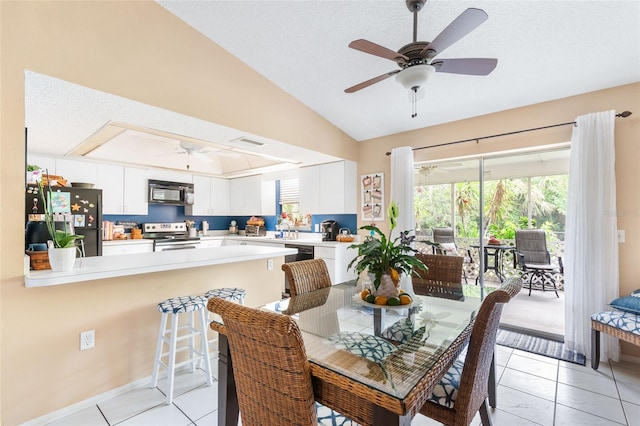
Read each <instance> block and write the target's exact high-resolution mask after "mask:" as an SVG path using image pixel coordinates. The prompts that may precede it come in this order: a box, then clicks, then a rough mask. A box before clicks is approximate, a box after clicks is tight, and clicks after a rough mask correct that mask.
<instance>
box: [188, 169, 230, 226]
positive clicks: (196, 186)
mask: <svg viewBox="0 0 640 426" xmlns="http://www.w3.org/2000/svg"><path fill="white" fill-rule="evenodd" d="M193 193H194V202H193V205H191V206H185V208H184V211H185V214H186V215H187V216H227V215H228V214H229V181H228V180H227V179H220V178H210V177H207V176H198V175H193Z"/></svg>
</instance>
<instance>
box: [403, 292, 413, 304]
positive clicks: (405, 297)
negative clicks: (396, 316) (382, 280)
mask: <svg viewBox="0 0 640 426" xmlns="http://www.w3.org/2000/svg"><path fill="white" fill-rule="evenodd" d="M412 301H413V299H411V296H409V295H408V294H401V295H400V304H401V305H408V304H410V303H411V302H412Z"/></svg>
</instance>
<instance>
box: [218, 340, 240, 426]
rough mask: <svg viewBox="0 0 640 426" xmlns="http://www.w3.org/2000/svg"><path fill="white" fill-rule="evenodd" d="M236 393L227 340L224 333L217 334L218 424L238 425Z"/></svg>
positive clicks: (238, 408)
mask: <svg viewBox="0 0 640 426" xmlns="http://www.w3.org/2000/svg"><path fill="white" fill-rule="evenodd" d="M239 412H240V407H239V406H238V394H237V393H236V382H235V379H234V377H233V365H232V363H231V353H230V352H229V342H228V340H227V336H225V335H224V334H219V335H218V424H219V425H225V426H237V425H238V413H239Z"/></svg>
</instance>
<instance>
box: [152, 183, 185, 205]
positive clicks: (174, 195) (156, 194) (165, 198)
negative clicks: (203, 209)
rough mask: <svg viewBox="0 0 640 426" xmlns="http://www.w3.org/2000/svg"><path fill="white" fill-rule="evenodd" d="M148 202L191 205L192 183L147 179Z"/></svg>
mask: <svg viewBox="0 0 640 426" xmlns="http://www.w3.org/2000/svg"><path fill="white" fill-rule="evenodd" d="M149 203H150V204H170V205H174V206H186V205H191V204H193V184H192V183H182V182H168V181H165V180H153V179H149Z"/></svg>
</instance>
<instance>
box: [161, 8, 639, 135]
mask: <svg viewBox="0 0 640 426" xmlns="http://www.w3.org/2000/svg"><path fill="white" fill-rule="evenodd" d="M158 3H159V4H160V5H162V6H164V7H165V8H166V9H168V10H169V11H170V12H172V13H173V14H175V15H176V16H178V17H179V18H181V19H182V20H184V21H185V22H187V23H188V24H190V25H191V26H193V27H194V28H195V29H197V30H198V31H200V32H202V33H203V34H204V35H206V36H207V37H209V38H210V39H211V40H213V41H215V42H216V43H218V44H219V45H221V46H222V47H223V48H225V49H226V50H228V51H229V52H231V53H232V54H233V55H235V56H236V57H238V58H239V59H241V60H242V61H244V62H245V63H246V64H248V65H249V66H250V67H252V68H253V69H255V70H256V71H257V72H259V73H260V74H262V75H264V76H265V77H266V78H268V79H269V80H271V81H272V82H274V83H275V84H276V85H278V86H279V87H281V88H282V89H283V90H285V91H286V92H288V93H290V94H291V95H293V96H294V97H296V98H297V99H299V100H300V101H301V102H303V103H304V104H306V105H307V106H309V107H310V108H312V109H313V110H315V111H316V112H318V113H319V114H320V115H322V116H323V117H325V118H326V119H327V120H328V121H330V122H331V123H333V124H334V125H336V126H337V127H339V128H341V129H342V130H344V131H345V132H346V133H348V134H349V135H351V136H352V137H353V138H355V139H356V140H366V139H370V138H374V137H378V136H384V135H389V134H394V133H398V132H403V131H407V130H412V129H417V128H422V127H426V126H431V125H435V124H439V123H444V122H450V121H455V120H460V119H464V118H468V117H473V116H478V115H483V114H487V113H492V112H496V111H501V110H506V109H511V108H516V107H520V106H524V105H530V104H535V103H539V102H544V101H549V100H553V99H558V98H563V97H567V96H572V95H576V94H580V93H586V92H591V91H595V90H600V89H604V88H609V87H614V86H619V85H623V84H629V83H633V82H637V81H640V2H638V1H506V0H502V1H498V0H495V1H444V0H441V1H437V0H431V1H428V2H427V3H426V5H425V7H424V9H423V10H422V11H421V12H420V13H419V17H418V19H419V21H418V40H424V41H431V40H432V39H433V38H434V37H435V36H436V35H437V34H439V33H440V31H442V30H443V29H444V28H445V27H446V26H447V25H448V24H449V23H450V22H451V21H452V20H453V19H455V18H456V17H457V16H458V15H460V14H461V13H462V12H463V11H464V10H465V9H467V8H469V7H474V8H481V9H483V10H485V11H486V12H487V14H488V15H489V19H488V20H487V21H486V22H484V23H483V24H482V25H480V27H478V28H477V29H476V30H474V31H473V32H471V33H470V34H469V35H467V36H466V37H464V38H463V39H462V40H460V41H459V42H457V43H456V44H454V45H453V46H451V47H450V48H448V49H447V50H446V51H444V52H443V53H442V54H441V55H439V56H438V58H440V59H445V58H464V57H489V58H492V57H493V58H498V66H497V68H496V69H495V70H494V71H493V73H492V74H490V75H489V76H486V77H477V76H464V75H455V74H441V73H436V74H435V75H434V76H433V77H432V78H431V79H430V80H429V82H428V84H427V87H426V90H425V97H424V99H423V100H421V101H419V102H418V116H417V117H416V118H413V119H412V118H411V116H410V115H411V104H410V103H409V96H408V93H407V92H406V91H405V90H404V89H403V88H402V87H401V86H400V85H399V83H397V82H395V81H394V79H393V77H392V78H389V79H387V80H385V81H383V82H380V83H378V84H375V85H373V86H370V87H368V88H366V89H363V90H361V91H359V92H356V93H354V94H345V93H344V89H345V88H347V87H350V86H352V85H354V84H357V83H360V82H361V81H364V80H368V79H370V78H372V77H375V76H378V75H380V74H383V73H385V72H389V71H393V70H394V69H397V67H396V65H395V64H394V63H393V62H392V61H389V60H385V59H382V58H379V57H376V56H372V55H368V54H365V53H362V52H359V51H356V50H353V49H350V48H348V44H349V43H350V42H351V41H353V40H355V39H360V38H364V39H367V40H369V41H372V42H374V43H377V44H380V45H383V46H385V47H388V48H389V49H391V50H394V51H397V50H398V49H399V48H400V47H402V46H404V45H405V44H407V43H409V42H411V41H412V25H413V18H412V15H411V14H410V12H409V11H408V9H407V8H406V6H405V2H404V1H401V0H386V1H384V0H382V1H381V0H378V1H375V0H374V1H315V0H314V1H237V0H236V1H158ZM620 108H624V105H621V106H620Z"/></svg>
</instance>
